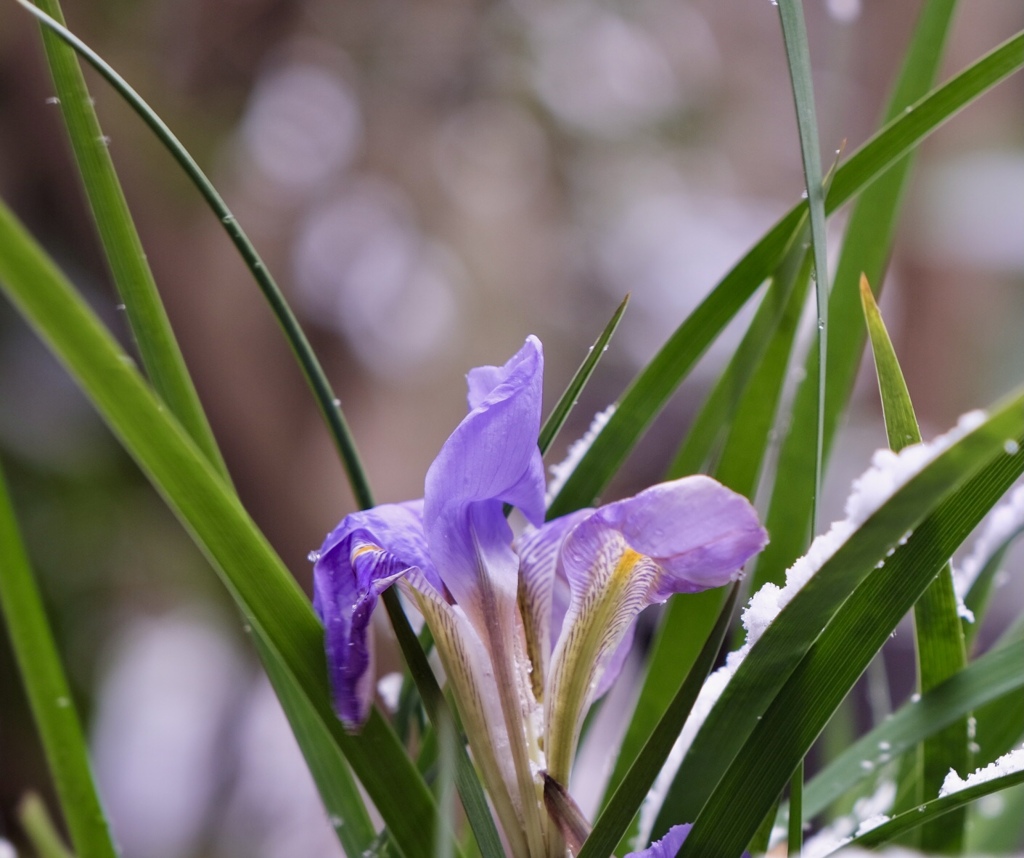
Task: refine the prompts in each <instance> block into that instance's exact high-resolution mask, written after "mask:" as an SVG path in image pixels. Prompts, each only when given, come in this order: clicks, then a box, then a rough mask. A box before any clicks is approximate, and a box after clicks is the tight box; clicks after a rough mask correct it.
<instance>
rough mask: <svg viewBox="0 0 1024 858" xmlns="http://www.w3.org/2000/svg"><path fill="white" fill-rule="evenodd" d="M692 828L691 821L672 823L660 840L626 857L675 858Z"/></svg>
mask: <svg viewBox="0 0 1024 858" xmlns="http://www.w3.org/2000/svg"><path fill="white" fill-rule="evenodd" d="M691 828H693V825H692V824H691V823H687V824H686V825H673V826H672V827H671V828H670V829H669V830H668V831H667V832H666V834H665V836H664V837H662V838H661V840H658V841H657V842H655V843H652V844H651V845H650V846H648V847H647V848H646V849H641V850H640V851H639V852H630V853H629V854H628V855H626V858H676V853H677V852H678V851H679V848H680V847H681V846H682V845H683V841H684V840H686V836H687V835H688V834H689V833H690V829H691Z"/></svg>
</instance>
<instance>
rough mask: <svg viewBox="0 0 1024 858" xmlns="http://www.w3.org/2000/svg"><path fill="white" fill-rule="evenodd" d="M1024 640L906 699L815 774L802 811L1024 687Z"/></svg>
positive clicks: (812, 812) (819, 807) (815, 809)
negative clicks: (935, 734)
mask: <svg viewBox="0 0 1024 858" xmlns="http://www.w3.org/2000/svg"><path fill="white" fill-rule="evenodd" d="M1021 664H1024V640H1017V641H1015V642H1013V643H1010V644H1008V645H1006V646H1004V647H1001V648H1000V649H997V650H993V651H992V652H990V653H986V654H985V655H983V656H982V657H981V658H979V659H978V660H977V661H975V662H973V663H972V664H970V665H969V666H968V667H966V668H964V669H963V670H962V671H960V673H958V674H956V675H955V676H951V677H950V678H949V679H947V680H946V681H945V682H944V683H942V684H941V685H938V686H936V687H935V688H933V689H932V690H931V691H928V692H926V693H925V694H923V695H921V698H920V699H919V700H916V701H912V702H909V703H907V704H906V705H905V706H903V707H902V708H900V709H899V711H897V712H895V713H893V715H892V717H890V718H888V719H887V720H886V721H883V722H882V723H881V724H879V725H878V726H877V727H875V728H874V729H873V730H871V731H870V732H868V733H866V734H865V735H864V736H863V737H861V738H860V739H858V740H857V741H856V742H855V743H854V744H852V745H850V747H848V748H847V749H846V750H845V751H843V753H842V754H840V755H839V756H838V757H836V758H835V759H834V760H832V761H831V762H830V763H829V764H828V765H827V766H826V767H825V768H824V769H822V770H821V771H820V772H819V773H818V774H817V775H815V776H814V778H812V779H811V780H810V781H809V782H808V784H807V789H806V791H805V792H804V812H805V814H806V815H807V816H808V817H813V816H816V815H817V814H819V813H821V812H822V811H823V810H825V808H827V807H828V806H829V805H830V804H832V802H834V801H836V800H837V799H838V798H839V797H840V796H842V795H843V794H844V793H845V792H847V791H848V790H850V789H852V788H853V787H855V786H856V785H857V784H858V783H860V782H861V781H863V780H864V779H865V778H868V777H871V776H872V775H873V774H874V772H875V771H876V770H877V769H878V768H880V767H881V766H884V765H885V764H886V763H888V762H889V761H890V760H894V759H897V758H898V757H899V756H900V755H901V754H903V753H904V752H905V751H907V750H909V749H911V748H913V747H914V746H915V745H916V744H917V743H918V742H920V741H922V740H924V739H926V738H927V737H928V736H931V735H933V734H934V733H935V732H937V731H938V730H941V729H942V728H944V727H946V726H948V725H949V724H953V723H954V722H956V721H957V720H959V719H960V718H963V717H964V716H965V715H967V714H968V713H969V712H971V711H972V710H973V709H977V708H979V707H981V706H983V705H985V704H986V703H991V702H992V701H994V700H999V699H1001V698H1004V697H1005V696H1006V695H1008V694H1011V693H1013V692H1015V691H1019V690H1020V689H1021V688H1024V671H1021V669H1020V666H1021Z"/></svg>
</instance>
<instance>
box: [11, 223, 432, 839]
mask: <svg viewBox="0 0 1024 858" xmlns="http://www.w3.org/2000/svg"><path fill="white" fill-rule="evenodd" d="M0 247H2V248H3V253H0V283H2V284H3V286H4V289H5V291H6V292H7V294H8V296H9V297H10V298H11V300H12V301H13V302H14V304H15V305H16V307H17V308H18V310H19V311H20V312H21V313H22V315H24V316H25V317H26V319H27V320H28V321H29V323H30V324H31V325H32V327H34V328H35V329H36V330H37V331H38V333H39V334H40V336H41V337H42V338H43V340H44V341H45V342H46V343H47V345H48V346H49V347H50V349H51V350H52V351H53V352H54V353H55V354H56V355H57V357H58V358H59V359H60V360H61V362H62V363H63V364H64V365H65V366H66V367H67V369H68V370H69V371H70V372H71V374H72V376H73V377H74V378H75V379H76V381H77V382H78V383H79V385H80V386H81V387H82V389H83V390H84V391H85V393H86V395H87V396H88V397H89V398H90V399H91V400H92V402H93V404H94V406H95V407H96V408H97V410H98V411H99V413H100V415H101V416H102V417H103V419H104V420H105V421H106V422H107V424H108V425H109V426H110V427H111V429H112V430H113V431H114V432H115V434H116V435H117V436H118V438H119V440H120V441H121V443H122V444H123V445H124V447H125V448H126V450H127V451H128V452H129V453H130V454H131V456H132V457H133V458H134V459H135V461H136V462H137V463H138V464H139V466H140V467H141V468H142V470H143V472H144V473H145V474H146V476H147V477H148V478H149V479H150V481H151V482H152V483H153V485H154V486H155V487H156V488H157V490H158V491H159V492H160V493H161V495H162V496H163V497H164V499H165V501H166V502H167V503H168V505H169V506H170V507H171V509H172V510H173V511H174V512H175V514H176V515H177V516H178V518H179V519H180V520H181V522H182V523H183V525H184V526H185V527H186V529H187V530H188V531H189V533H190V534H191V535H192V537H193V538H194V539H195V541H196V542H197V544H198V545H199V546H200V548H201V549H202V550H203V551H204V553H205V554H206V556H207V557H208V559H209V560H210V561H211V563H212V564H213V567H214V569H216V570H217V571H218V572H219V573H220V575H221V578H222V580H223V582H224V584H225V586H226V587H227V588H228V590H229V591H230V592H231V594H232V595H233V596H234V597H235V600H236V602H237V603H238V606H239V608H240V609H241V611H242V614H243V615H244V617H245V619H246V621H247V622H248V623H249V624H250V625H251V626H252V629H253V633H254V634H256V635H259V636H261V637H262V639H263V644H264V646H263V647H262V652H263V654H265V655H266V656H267V657H269V658H273V659H275V660H276V661H277V662H278V663H279V664H278V666H279V668H280V673H279V676H281V677H283V678H285V679H286V680H287V681H290V682H292V683H294V684H295V685H296V692H297V693H301V694H302V695H303V696H304V697H305V698H306V699H307V701H308V702H309V707H308V711H309V712H310V713H312V714H315V717H316V718H317V719H318V720H319V721H320V726H319V728H318V729H323V730H325V731H326V732H327V733H329V734H330V735H331V737H332V739H333V741H334V742H335V743H336V744H337V745H338V747H339V748H340V749H341V751H342V753H343V754H344V756H345V758H346V759H347V760H348V762H349V765H350V766H351V767H352V769H353V771H354V772H355V774H356V776H357V777H358V778H359V780H360V782H361V783H362V785H363V787H364V788H365V789H366V791H367V793H368V794H369V795H370V798H371V799H372V800H373V802H374V804H375V805H376V807H377V809H378V811H379V812H380V814H381V816H382V817H383V818H384V820H385V822H386V824H387V826H388V828H389V831H390V834H391V836H392V838H393V839H394V841H395V843H396V844H397V845H398V847H399V848H400V850H401V851H402V852H403V854H404V855H405V856H406V858H429V852H430V847H431V844H432V843H433V831H434V826H435V806H434V801H433V798H432V796H431V795H430V792H429V790H428V789H427V787H426V784H425V783H424V782H423V779H422V778H421V777H420V775H419V773H418V772H417V771H416V768H415V766H413V764H412V762H411V761H410V760H409V758H408V756H407V755H406V753H405V751H404V749H403V748H402V746H401V744H400V743H399V742H398V740H397V738H396V737H395V735H394V732H393V731H392V730H391V728H390V727H389V726H388V725H387V723H386V722H385V721H384V720H383V718H382V717H381V716H380V714H379V713H378V712H376V710H374V711H373V712H372V713H371V717H370V719H369V721H368V722H367V724H366V726H365V727H364V729H363V732H362V734H361V735H359V736H358V737H354V736H349V735H347V734H346V733H345V731H344V729H343V728H342V726H341V723H340V721H338V719H337V717H336V716H335V714H334V711H333V709H332V706H331V700H330V693H329V691H328V688H327V667H326V663H325V656H324V651H323V630H322V629H321V627H320V623H319V622H318V621H317V619H316V617H315V615H314V614H313V611H312V609H311V607H310V605H309V601H308V600H307V599H306V597H305V595H304V594H303V593H302V591H301V590H300V589H299V587H298V585H297V584H296V583H295V581H294V580H293V579H292V578H291V576H290V575H289V574H288V571H287V570H286V569H285V567H284V565H283V563H282V562H281V560H280V558H279V557H278V556H277V555H276V554H275V553H274V551H273V549H272V548H271V547H270V545H269V544H268V543H267V541H266V539H265V538H264V537H263V535H262V534H261V533H260V531H259V530H258V529H257V528H256V526H255V524H254V523H253V522H252V520H251V519H250V518H249V516H248V514H247V513H246V512H245V510H244V509H243V508H242V506H241V503H240V502H239V500H238V498H237V496H236V495H235V494H234V492H233V491H232V490H231V489H230V488H229V487H228V486H227V485H226V484H225V483H224V482H223V481H222V480H221V479H220V477H219V476H218V475H217V473H216V472H215V471H214V470H213V468H212V466H211V465H210V464H209V463H208V462H207V460H206V458H205V457H204V456H203V455H202V452H201V451H200V450H199V449H198V448H197V447H195V446H194V444H193V443H192V442H191V440H190V439H189V437H188V435H187V434H186V433H185V432H184V430H182V428H181V427H180V425H179V424H178V423H177V421H176V420H174V418H173V417H171V416H170V415H169V414H168V412H167V411H166V409H165V408H164V406H163V404H162V403H161V402H160V401H159V400H158V399H157V397H156V396H155V395H154V394H153V392H152V390H151V389H150V388H149V387H148V386H147V385H146V383H145V381H144V380H143V379H142V377H141V376H140V375H139V373H138V372H137V371H136V369H135V367H134V364H133V362H132V361H131V359H130V358H129V357H128V356H127V355H125V354H124V352H123V351H122V350H121V349H120V348H119V347H118V346H117V344H116V342H115V341H114V340H113V338H112V337H111V336H110V335H109V333H108V332H107V331H106V330H105V329H104V328H103V326H102V325H101V324H100V322H99V321H98V320H97V319H96V317H95V315H94V314H93V313H92V312H91V310H90V309H89V308H88V307H87V306H86V305H85V304H84V302H83V301H82V300H81V299H80V298H79V296H78V295H77V294H76V293H75V292H74V290H73V289H72V288H71V286H70V285H69V284H68V283H67V281H66V280H65V279H64V278H63V276H62V275H61V274H60V272H59V271H57V270H56V268H54V267H53V265H52V264H51V263H50V261H49V260H48V259H47V258H46V256H45V255H44V254H43V253H42V252H41V251H40V250H39V248H38V247H37V246H36V245H35V243H34V242H33V241H32V239H31V238H30V237H29V236H28V235H27V233H25V232H24V230H23V228H22V227H21V226H20V224H18V223H17V221H15V220H14V218H13V217H12V216H11V214H10V212H9V211H8V210H7V209H6V207H3V206H0ZM331 812H334V811H333V810H332V811H331Z"/></svg>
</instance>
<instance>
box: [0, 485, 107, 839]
mask: <svg viewBox="0 0 1024 858" xmlns="http://www.w3.org/2000/svg"><path fill="white" fill-rule="evenodd" d="M0 613H2V614H3V617H4V622H5V624H6V626H7V634H8V636H9V637H10V639H11V648H12V650H13V652H14V658H15V661H16V662H17V664H18V670H19V672H20V673H21V678H22V682H23V684H24V686H25V691H26V692H27V695H28V701H29V705H30V706H31V708H32V716H33V718H34V719H35V723H36V727H37V729H38V730H39V736H40V738H41V739H42V744H43V751H44V752H45V753H46V761H47V763H48V764H49V767H50V774H51V776H52V778H53V784H54V786H55V787H56V790H57V796H58V797H59V799H60V803H61V807H62V809H63V811H64V820H65V822H66V823H67V826H68V831H69V832H70V834H71V841H72V843H73V844H74V847H75V849H76V850H77V851H78V853H79V854H81V855H83V856H90V858H91V856H96V858H114V856H116V855H117V851H116V850H115V849H114V845H113V842H112V841H111V838H110V829H109V827H108V826H107V819H106V816H105V815H104V813H103V806H102V804H101V803H100V798H99V795H98V794H97V792H96V785H95V783H94V782H93V778H92V771H91V769H90V766H89V752H88V747H87V745H86V742H85V736H84V735H83V733H82V725H81V723H80V722H79V720H78V712H77V710H76V709H75V706H74V703H73V702H72V699H71V689H70V687H69V685H68V680H67V676H66V675H65V673H64V668H63V666H62V665H61V661H60V654H59V653H58V652H57V645H56V643H55V642H54V639H53V633H52V632H51V631H50V624H49V621H48V620H47V619H46V611H45V609H44V608H43V599H42V595H41V594H40V592H39V588H38V587H37V585H36V581H35V576H34V575H33V573H32V568H31V566H30V564H29V559H28V555H27V553H26V551H25V546H24V544H23V543H22V540H21V533H20V531H19V528H18V522H17V519H16V518H15V515H14V509H13V507H12V505H11V500H10V497H9V495H8V493H7V487H6V483H5V480H4V478H3V474H2V473H0Z"/></svg>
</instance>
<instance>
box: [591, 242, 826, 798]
mask: <svg viewBox="0 0 1024 858" xmlns="http://www.w3.org/2000/svg"><path fill="white" fill-rule="evenodd" d="M797 245H799V247H797ZM794 248H795V250H791V251H790V253H789V254H787V257H786V260H784V262H783V264H782V265H781V266H780V269H779V271H777V272H776V274H775V275H774V279H775V281H776V283H777V285H778V286H781V289H780V291H779V293H778V295H777V296H776V297H775V298H773V297H772V296H771V295H770V294H769V295H767V296H766V298H765V305H764V306H763V307H762V309H760V310H759V311H758V317H759V318H760V316H761V315H762V313H765V315H767V316H770V317H772V320H773V321H774V323H775V330H774V332H773V333H772V335H771V338H770V340H769V341H768V343H767V345H766V346H765V345H758V346H756V347H752V349H753V350H754V351H755V352H756V354H755V355H754V356H753V357H752V358H751V362H750V363H747V362H746V360H745V359H741V356H742V354H743V353H745V352H746V351H747V347H746V345H745V343H746V342H747V340H748V339H753V338H756V339H757V340H758V341H760V339H761V338H762V337H763V336H764V335H766V334H767V333H769V331H767V330H763V331H756V330H755V328H757V327H758V326H759V324H760V323H759V321H758V319H755V321H754V322H753V323H752V324H751V330H750V331H749V332H748V335H747V337H745V338H744V344H741V346H740V348H739V350H738V351H737V355H736V358H735V359H734V360H733V361H732V362H730V365H729V367H728V368H727V369H726V372H725V374H724V375H723V380H724V381H720V383H719V385H718V386H717V387H716V390H718V389H721V390H723V391H724V390H725V389H727V388H728V389H730V391H731V390H732V389H734V388H739V390H738V391H737V392H736V393H730V396H731V397H732V398H736V397H737V396H738V397H739V402H738V403H736V404H735V405H734V406H733V408H732V410H731V411H730V410H729V409H727V408H725V407H723V406H722V405H721V403H723V402H724V400H725V399H726V398H728V397H727V396H726V395H725V394H724V393H723V394H722V395H717V394H716V393H715V392H713V393H712V394H711V396H709V398H708V401H707V403H706V405H705V407H704V408H703V409H702V411H701V413H700V414H699V415H698V417H697V420H696V421H695V424H694V426H695V431H697V432H698V433H700V432H701V430H699V429H696V427H697V426H698V425H700V424H706V425H708V426H712V425H713V424H715V423H719V424H721V426H723V427H724V428H725V429H726V430H727V433H726V440H725V444H724V448H723V450H722V453H721V457H720V459H719V461H718V464H717V467H716V468H714V469H712V470H711V473H712V474H713V475H714V476H715V477H716V478H717V479H718V480H720V481H721V482H722V483H724V484H725V485H727V486H729V487H730V488H732V489H733V490H734V491H738V492H741V493H742V494H745V495H746V496H747V497H753V496H754V493H755V491H756V486H757V481H758V476H759V473H760V469H761V463H762V461H763V459H764V456H765V453H766V451H767V448H768V445H769V439H770V435H769V432H770V427H771V424H772V420H773V418H774V416H775V410H776V406H777V402H778V396H779V393H780V391H781V388H782V382H783V380H784V378H785V373H786V366H787V364H788V360H789V354H790V350H791V349H792V345H793V338H794V335H795V333H796V329H797V326H798V324H799V321H800V315H801V312H802V309H803V302H804V298H805V296H806V291H807V286H808V271H809V269H808V266H809V265H810V259H809V255H808V254H807V253H806V250H805V249H804V248H803V242H802V241H798V242H797V244H796V245H794ZM794 265H795V266H796V267H797V270H796V271H794V270H793V266H794ZM772 288H776V286H774V285H773V287H772ZM783 295H786V296H788V297H786V303H785V305H784V307H783V309H782V312H781V317H779V313H778V311H777V309H776V307H775V306H773V304H772V302H773V301H774V300H776V298H778V297H779V296H783ZM766 310H767V311H770V312H765V311H766ZM758 356H759V357H760V362H759V363H757V365H756V366H752V364H753V362H754V361H756V360H757V359H758ZM705 415H709V416H708V417H705ZM684 451H685V452H684ZM709 453H710V446H708V447H703V451H702V450H701V449H700V448H699V446H698V443H697V442H693V441H691V439H690V437H688V438H687V441H686V443H684V445H683V448H681V450H680V455H679V456H677V457H676V461H675V464H674V465H673V467H672V468H671V469H670V470H669V472H668V474H667V475H666V478H667V479H672V478H674V477H677V476H683V475H684V474H685V473H689V472H691V471H687V470H685V468H686V464H687V463H689V464H692V463H693V462H695V461H697V460H698V459H700V460H704V459H706V458H707V455H708V454H709ZM724 597H725V591H724V590H711V591H707V592H705V593H699V594H695V595H692V596H687V597H686V598H682V599H673V600H672V601H671V602H670V604H669V606H668V610H667V611H666V615H665V617H664V618H663V620H662V622H661V624H660V629H659V632H658V636H657V638H656V640H655V642H654V645H653V647H652V648H651V655H650V657H649V658H648V663H647V669H646V673H645V677H644V682H643V687H642V689H641V692H640V695H639V698H638V701H637V705H636V707H635V709H634V712H633V716H632V719H631V721H630V725H629V727H628V729H627V731H626V735H625V737H624V738H623V741H622V745H621V746H620V750H619V754H618V757H617V758H616V762H615V767H614V769H613V771H612V775H611V778H610V779H609V782H608V786H607V788H606V790H605V800H606V801H607V800H608V797H609V796H610V795H611V794H612V793H613V792H614V790H615V789H616V788H617V787H618V785H619V783H620V782H621V780H622V778H623V777H624V776H625V774H626V771H627V770H628V769H629V767H630V765H632V763H633V761H634V760H635V759H636V756H637V754H638V753H639V752H640V749H641V748H642V747H643V745H644V743H645V742H646V741H647V740H648V739H649V737H650V735H651V732H652V731H653V730H654V727H655V725H656V724H657V723H658V720H659V719H660V718H661V717H662V716H663V715H664V713H665V711H666V709H667V707H668V705H669V701H670V700H671V699H672V695H673V694H674V692H675V683H674V682H672V681H671V679H670V677H674V676H678V675H679V674H680V673H681V672H683V671H686V670H688V669H689V667H690V665H692V664H693V662H694V659H695V658H696V657H697V654H698V652H700V650H701V647H702V645H703V643H704V641H705V640H706V639H707V636H708V634H709V633H710V631H711V628H712V624H713V623H714V621H715V617H717V616H718V615H719V612H720V611H721V608H722V603H723V599H724Z"/></svg>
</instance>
